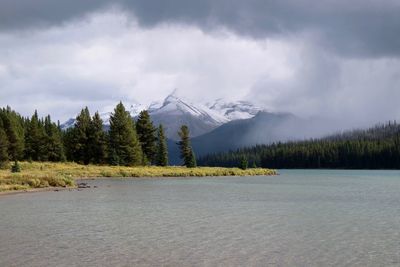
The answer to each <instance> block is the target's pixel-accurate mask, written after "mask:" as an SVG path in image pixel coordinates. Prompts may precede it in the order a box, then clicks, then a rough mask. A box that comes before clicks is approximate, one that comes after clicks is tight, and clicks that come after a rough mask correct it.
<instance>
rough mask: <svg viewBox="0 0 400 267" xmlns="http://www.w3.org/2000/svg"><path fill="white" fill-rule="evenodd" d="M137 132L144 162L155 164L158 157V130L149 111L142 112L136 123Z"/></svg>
mask: <svg viewBox="0 0 400 267" xmlns="http://www.w3.org/2000/svg"><path fill="white" fill-rule="evenodd" d="M136 131H137V134H138V137H139V141H140V144H141V146H142V151H143V156H144V162H145V163H146V162H148V163H150V164H152V163H154V161H155V155H156V136H155V132H156V129H155V127H154V125H153V122H152V121H151V119H150V115H149V113H148V112H147V110H143V111H142V112H140V114H139V117H138V120H137V122H136Z"/></svg>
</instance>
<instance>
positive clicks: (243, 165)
mask: <svg viewBox="0 0 400 267" xmlns="http://www.w3.org/2000/svg"><path fill="white" fill-rule="evenodd" d="M248 165H249V162H248V160H247V158H245V157H243V158H242V160H241V161H240V164H239V168H240V169H242V170H246V169H247V167H248Z"/></svg>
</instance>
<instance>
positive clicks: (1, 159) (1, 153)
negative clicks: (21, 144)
mask: <svg viewBox="0 0 400 267" xmlns="http://www.w3.org/2000/svg"><path fill="white" fill-rule="evenodd" d="M7 162H8V138H7V134H6V132H5V131H4V128H3V122H2V121H1V120H0V168H3V167H4V166H5V165H6V163H7Z"/></svg>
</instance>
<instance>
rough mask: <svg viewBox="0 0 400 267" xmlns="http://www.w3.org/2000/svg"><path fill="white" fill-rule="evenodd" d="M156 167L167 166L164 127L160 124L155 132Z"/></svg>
mask: <svg viewBox="0 0 400 267" xmlns="http://www.w3.org/2000/svg"><path fill="white" fill-rule="evenodd" d="M156 165H158V166H168V147H167V140H166V138H165V133H164V127H163V126H162V125H161V124H160V126H159V127H158V130H157V154H156Z"/></svg>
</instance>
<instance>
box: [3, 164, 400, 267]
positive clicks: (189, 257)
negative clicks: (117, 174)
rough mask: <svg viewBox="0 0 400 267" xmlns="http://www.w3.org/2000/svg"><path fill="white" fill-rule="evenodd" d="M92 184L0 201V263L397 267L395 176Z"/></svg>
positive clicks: (399, 232)
mask: <svg viewBox="0 0 400 267" xmlns="http://www.w3.org/2000/svg"><path fill="white" fill-rule="evenodd" d="M280 173H281V175H279V176H270V177H265V176H264V177H233V178H232V177H222V178H221V177H220V178H187V179H182V178H176V179H170V178H168V179H161V178H160V179H116V180H96V181H90V182H89V183H90V184H91V185H97V186H98V188H91V189H84V190H82V191H62V192H42V193H29V194H19V195H11V196H3V197H0V244H1V246H0V266H400V172H399V171H328V170H326V171H320V170H290V171H289V170H282V171H280Z"/></svg>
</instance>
